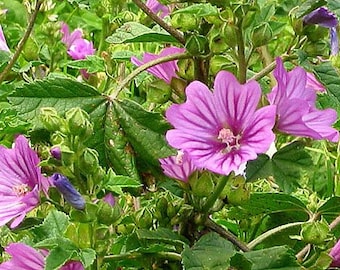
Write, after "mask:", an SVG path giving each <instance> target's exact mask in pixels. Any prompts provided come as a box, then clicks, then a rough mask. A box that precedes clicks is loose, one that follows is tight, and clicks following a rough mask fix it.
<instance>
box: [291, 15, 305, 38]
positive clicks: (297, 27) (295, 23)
mask: <svg viewBox="0 0 340 270" xmlns="http://www.w3.org/2000/svg"><path fill="white" fill-rule="evenodd" d="M291 25H292V27H293V30H294V32H295V33H296V34H297V35H302V34H303V21H302V20H301V19H296V18H292V19H291Z"/></svg>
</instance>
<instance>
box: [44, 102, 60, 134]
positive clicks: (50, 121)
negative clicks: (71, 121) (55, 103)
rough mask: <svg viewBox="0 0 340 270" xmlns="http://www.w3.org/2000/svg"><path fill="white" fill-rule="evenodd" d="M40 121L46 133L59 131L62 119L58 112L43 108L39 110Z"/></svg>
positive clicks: (50, 108) (51, 108)
mask: <svg viewBox="0 0 340 270" xmlns="http://www.w3.org/2000/svg"><path fill="white" fill-rule="evenodd" d="M40 120H41V122H42V124H43V126H44V127H45V128H46V129H47V130H48V131H56V130H59V128H60V126H61V124H62V119H61V117H60V116H59V115H58V112H57V110H56V109H54V108H53V107H44V108H41V109H40Z"/></svg>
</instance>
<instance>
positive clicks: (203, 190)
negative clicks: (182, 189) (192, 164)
mask: <svg viewBox="0 0 340 270" xmlns="http://www.w3.org/2000/svg"><path fill="white" fill-rule="evenodd" d="M189 183H190V187H191V189H192V193H193V194H194V195H195V196H198V197H208V196H209V195H210V194H211V193H212V191H213V189H214V182H213V180H212V178H211V174H210V173H209V172H208V171H204V172H203V173H202V175H201V176H200V177H198V178H197V177H190V179H189Z"/></svg>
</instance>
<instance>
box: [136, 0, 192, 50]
mask: <svg viewBox="0 0 340 270" xmlns="http://www.w3.org/2000/svg"><path fill="white" fill-rule="evenodd" d="M132 1H133V2H134V3H135V4H136V5H137V6H138V7H139V8H140V9H142V10H143V11H144V12H145V13H146V14H147V15H148V16H149V17H150V18H151V19H152V20H153V21H154V22H156V23H157V24H158V25H160V26H161V27H162V28H163V29H164V30H165V31H167V32H168V33H169V34H170V35H172V36H173V37H174V38H176V39H177V40H178V41H179V42H180V43H182V44H183V45H185V38H184V36H183V34H182V33H181V32H179V31H177V30H176V29H175V28H173V27H172V26H171V25H169V24H167V23H166V22H164V21H163V20H162V19H161V18H160V17H158V16H157V15H156V14H155V13H153V12H152V11H151V10H150V9H149V8H148V7H147V6H146V5H145V4H144V3H143V2H142V1H140V0H132Z"/></svg>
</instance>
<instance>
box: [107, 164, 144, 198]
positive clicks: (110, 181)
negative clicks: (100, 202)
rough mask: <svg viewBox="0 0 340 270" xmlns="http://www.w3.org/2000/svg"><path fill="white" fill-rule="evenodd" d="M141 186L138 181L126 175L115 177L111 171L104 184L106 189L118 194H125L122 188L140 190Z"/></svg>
mask: <svg viewBox="0 0 340 270" xmlns="http://www.w3.org/2000/svg"><path fill="white" fill-rule="evenodd" d="M140 186H141V183H140V182H139V181H138V180H137V179H135V178H132V177H129V176H124V175H115V173H113V171H112V170H111V169H110V170H109V171H108V174H107V177H106V181H105V184H104V188H105V189H108V190H110V191H113V192H116V193H118V194H123V191H122V188H138V187H140Z"/></svg>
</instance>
